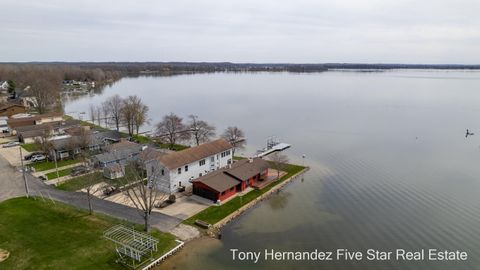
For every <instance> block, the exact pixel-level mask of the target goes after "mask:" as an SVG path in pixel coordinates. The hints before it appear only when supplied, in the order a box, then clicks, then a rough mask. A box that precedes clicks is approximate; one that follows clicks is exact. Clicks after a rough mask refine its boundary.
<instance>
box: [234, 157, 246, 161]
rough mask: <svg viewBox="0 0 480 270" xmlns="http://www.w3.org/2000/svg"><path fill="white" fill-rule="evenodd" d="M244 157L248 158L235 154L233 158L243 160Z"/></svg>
mask: <svg viewBox="0 0 480 270" xmlns="http://www.w3.org/2000/svg"><path fill="white" fill-rule="evenodd" d="M242 159H246V157H241V156H233V160H242Z"/></svg>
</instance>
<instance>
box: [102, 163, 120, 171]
mask: <svg viewBox="0 0 480 270" xmlns="http://www.w3.org/2000/svg"><path fill="white" fill-rule="evenodd" d="M105 168H106V169H108V170H110V171H111V172H123V166H122V165H120V164H118V163H111V164H108V165H107V166H105Z"/></svg>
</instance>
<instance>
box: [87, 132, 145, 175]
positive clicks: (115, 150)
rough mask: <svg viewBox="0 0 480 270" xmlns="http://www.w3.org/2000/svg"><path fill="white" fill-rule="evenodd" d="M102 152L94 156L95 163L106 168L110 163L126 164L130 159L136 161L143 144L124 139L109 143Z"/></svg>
mask: <svg viewBox="0 0 480 270" xmlns="http://www.w3.org/2000/svg"><path fill="white" fill-rule="evenodd" d="M103 150H104V151H105V152H104V153H102V154H98V155H95V156H94V157H93V161H94V164H95V165H96V166H98V167H100V168H105V167H107V166H108V165H110V164H122V165H125V164H126V163H128V162H129V161H134V160H135V159H136V157H137V156H138V154H140V152H142V150H143V147H142V145H140V144H138V143H134V142H130V141H127V140H125V139H122V140H121V141H120V142H118V143H113V144H110V145H107V146H105V147H104V148H103Z"/></svg>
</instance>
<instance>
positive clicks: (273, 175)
mask: <svg viewBox="0 0 480 270" xmlns="http://www.w3.org/2000/svg"><path fill="white" fill-rule="evenodd" d="M277 172H278V171H277V170H275V169H271V168H269V169H268V176H267V179H265V180H263V181H255V183H254V184H253V185H252V187H253V188H255V189H262V188H264V187H266V186H268V185H269V184H271V183H272V182H275V181H276V180H277V179H279V178H282V177H283V176H284V175H286V174H287V172H284V171H280V176H279V177H278V178H277Z"/></svg>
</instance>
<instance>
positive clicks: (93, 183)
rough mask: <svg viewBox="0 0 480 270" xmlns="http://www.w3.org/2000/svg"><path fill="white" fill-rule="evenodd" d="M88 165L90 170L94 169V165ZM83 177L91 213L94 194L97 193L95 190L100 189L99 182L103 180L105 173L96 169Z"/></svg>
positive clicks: (90, 212) (91, 212)
mask: <svg viewBox="0 0 480 270" xmlns="http://www.w3.org/2000/svg"><path fill="white" fill-rule="evenodd" d="M87 167H88V168H89V169H90V170H93V166H88V165H87ZM81 179H82V180H83V181H84V185H85V188H84V189H85V191H86V194H87V201H88V213H89V214H90V215H91V214H93V206H92V198H93V194H95V192H97V191H99V187H98V185H97V184H98V183H99V182H101V181H102V180H103V175H102V173H100V172H95V171H94V172H91V173H88V174H86V175H84V176H83V177H82V178H81Z"/></svg>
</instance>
